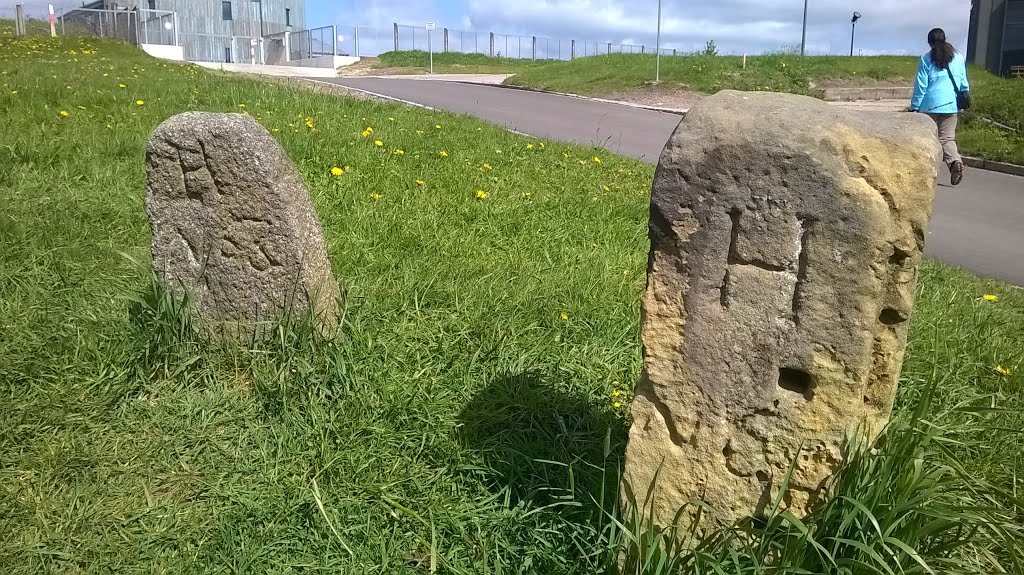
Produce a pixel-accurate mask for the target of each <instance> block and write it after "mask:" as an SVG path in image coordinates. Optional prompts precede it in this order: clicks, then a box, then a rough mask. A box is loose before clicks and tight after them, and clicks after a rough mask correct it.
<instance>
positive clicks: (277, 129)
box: [270, 128, 281, 134]
mask: <svg viewBox="0 0 1024 575" xmlns="http://www.w3.org/2000/svg"><path fill="white" fill-rule="evenodd" d="M270 131H271V132H274V133H275V134H276V133H277V132H280V131H281V128H274V129H273V130H270Z"/></svg>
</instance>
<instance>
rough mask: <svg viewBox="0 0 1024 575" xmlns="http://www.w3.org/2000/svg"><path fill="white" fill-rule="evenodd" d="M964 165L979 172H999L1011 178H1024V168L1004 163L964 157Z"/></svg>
mask: <svg viewBox="0 0 1024 575" xmlns="http://www.w3.org/2000/svg"><path fill="white" fill-rule="evenodd" d="M964 165H965V166H970V167H972V168H976V169H979V170H988V171H990V172H1000V173H1003V174H1009V175H1011V176H1024V166H1018V165H1016V164H1007V163H1006V162H995V161H992V160H986V159H983V158H970V157H967V156H964Z"/></svg>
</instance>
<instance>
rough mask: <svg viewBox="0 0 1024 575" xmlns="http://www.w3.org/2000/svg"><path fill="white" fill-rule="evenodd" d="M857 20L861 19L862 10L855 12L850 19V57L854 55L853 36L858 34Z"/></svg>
mask: <svg viewBox="0 0 1024 575" xmlns="http://www.w3.org/2000/svg"><path fill="white" fill-rule="evenodd" d="M857 20H860V12H854V13H853V18H851V19H850V57H851V58H852V57H853V38H854V37H855V36H856V35H857Z"/></svg>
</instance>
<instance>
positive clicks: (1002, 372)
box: [996, 365, 1013, 377]
mask: <svg viewBox="0 0 1024 575" xmlns="http://www.w3.org/2000/svg"><path fill="white" fill-rule="evenodd" d="M996 373H998V374H999V375H1002V376H1004V377H1006V376H1010V375H1013V370H1012V369H1010V368H1008V367H1005V366H1002V365H997V366H996Z"/></svg>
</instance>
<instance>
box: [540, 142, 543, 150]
mask: <svg viewBox="0 0 1024 575" xmlns="http://www.w3.org/2000/svg"><path fill="white" fill-rule="evenodd" d="M539 145H540V149H542V150H543V149H544V142H541V143H540V144H539Z"/></svg>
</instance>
